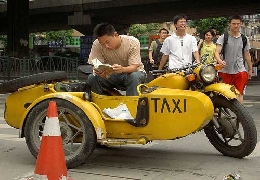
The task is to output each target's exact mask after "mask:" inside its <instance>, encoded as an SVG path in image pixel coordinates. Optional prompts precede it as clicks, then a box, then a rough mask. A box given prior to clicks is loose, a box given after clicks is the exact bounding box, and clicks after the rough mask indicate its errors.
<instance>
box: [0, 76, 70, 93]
mask: <svg viewBox="0 0 260 180" xmlns="http://www.w3.org/2000/svg"><path fill="white" fill-rule="evenodd" d="M65 79H67V74H66V72H65V71H54V72H43V73H38V74H32V75H29V76H23V77H20V78H16V79H13V80H10V81H7V82H4V83H2V84H0V94H5V93H12V92H15V91H17V90H18V89H19V88H22V87H25V86H29V85H32V84H39V83H42V82H46V83H49V82H52V81H62V80H65Z"/></svg>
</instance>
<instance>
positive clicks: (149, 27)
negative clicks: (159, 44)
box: [129, 23, 161, 37]
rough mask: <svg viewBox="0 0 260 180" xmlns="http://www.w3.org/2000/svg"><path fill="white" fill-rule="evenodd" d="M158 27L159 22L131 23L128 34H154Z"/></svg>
mask: <svg viewBox="0 0 260 180" xmlns="http://www.w3.org/2000/svg"><path fill="white" fill-rule="evenodd" d="M160 27H161V24H160V23H149V24H133V25H131V26H130V28H129V34H130V35H132V36H136V37H138V36H143V35H150V34H155V33H157V32H158V30H159V29H160Z"/></svg>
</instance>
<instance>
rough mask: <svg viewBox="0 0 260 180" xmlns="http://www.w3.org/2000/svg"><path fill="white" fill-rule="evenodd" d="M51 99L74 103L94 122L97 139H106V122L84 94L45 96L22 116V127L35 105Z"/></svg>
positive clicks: (66, 93) (67, 93) (70, 93)
mask: <svg viewBox="0 0 260 180" xmlns="http://www.w3.org/2000/svg"><path fill="white" fill-rule="evenodd" d="M51 98H59V99H64V100H67V101H69V102H71V103H73V104H74V105H76V106H77V107H79V108H80V109H81V110H82V111H84V113H85V114H86V116H87V117H88V118H89V120H90V121H91V122H92V124H93V126H94V128H95V130H96V134H97V139H104V138H106V127H105V124H104V121H103V119H102V117H101V115H100V113H99V111H98V110H97V108H95V107H94V106H93V104H92V103H91V102H89V101H87V100H83V99H82V98H83V93H82V92H55V93H51V94H47V95H45V96H41V97H39V98H38V99H36V100H35V101H34V102H33V103H32V104H31V105H30V106H29V107H28V108H27V109H26V111H25V112H24V114H23V116H22V121H21V124H20V127H23V124H24V120H25V119H26V117H27V115H28V113H29V112H30V111H31V109H32V108H33V107H34V106H35V105H37V104H38V103H40V102H41V101H44V100H47V99H51ZM22 131H23V130H22Z"/></svg>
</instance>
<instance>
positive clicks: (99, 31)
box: [93, 23, 116, 38]
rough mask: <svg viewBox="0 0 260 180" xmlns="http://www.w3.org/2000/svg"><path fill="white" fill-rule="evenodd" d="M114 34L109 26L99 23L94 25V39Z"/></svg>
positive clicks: (112, 28)
mask: <svg viewBox="0 0 260 180" xmlns="http://www.w3.org/2000/svg"><path fill="white" fill-rule="evenodd" d="M115 32H116V30H115V28H114V27H113V26H112V25H111V24H109V23H101V24H98V25H96V27H95V28H94V30H93V36H94V37H96V38H97V37H101V36H104V35H108V36H113V35H114V33H115Z"/></svg>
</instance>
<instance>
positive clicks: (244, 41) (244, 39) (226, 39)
mask: <svg viewBox="0 0 260 180" xmlns="http://www.w3.org/2000/svg"><path fill="white" fill-rule="evenodd" d="M228 36H229V35H228V32H225V33H224V42H223V47H222V50H221V54H222V56H223V59H225V48H226V45H227V44H228ZM241 38H242V41H243V48H242V54H243V56H244V49H245V47H246V45H247V38H246V36H245V35H244V34H242V33H241Z"/></svg>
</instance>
